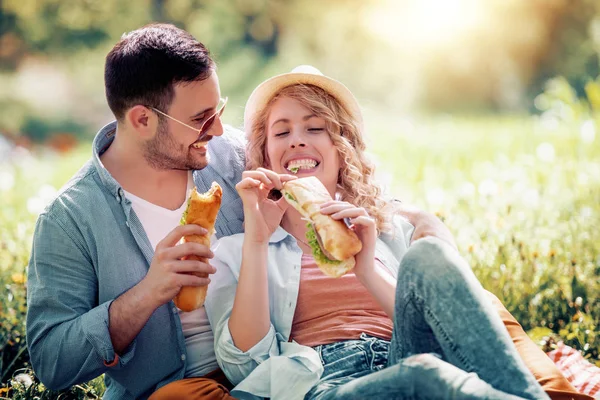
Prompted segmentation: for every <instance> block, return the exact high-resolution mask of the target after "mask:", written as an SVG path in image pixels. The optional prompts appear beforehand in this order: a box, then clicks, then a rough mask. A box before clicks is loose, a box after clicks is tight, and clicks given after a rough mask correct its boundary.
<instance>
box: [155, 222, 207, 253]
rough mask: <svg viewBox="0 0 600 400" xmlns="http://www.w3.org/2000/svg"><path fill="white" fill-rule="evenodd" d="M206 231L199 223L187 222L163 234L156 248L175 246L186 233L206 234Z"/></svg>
mask: <svg viewBox="0 0 600 400" xmlns="http://www.w3.org/2000/svg"><path fill="white" fill-rule="evenodd" d="M207 234H208V231H207V230H206V229H204V228H203V227H201V226H200V225H195V224H188V225H179V226H177V227H176V228H175V229H173V230H172V231H171V232H169V233H168V234H167V236H165V238H164V239H163V240H161V241H160V242H158V244H157V245H156V249H157V250H159V249H164V248H168V247H173V246H175V245H176V244H177V243H178V242H179V241H180V240H181V238H182V237H184V236H188V235H207Z"/></svg>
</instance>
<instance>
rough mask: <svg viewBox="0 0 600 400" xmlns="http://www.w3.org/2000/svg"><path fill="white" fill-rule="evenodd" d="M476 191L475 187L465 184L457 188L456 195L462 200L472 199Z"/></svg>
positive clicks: (468, 183) (469, 183)
mask: <svg viewBox="0 0 600 400" xmlns="http://www.w3.org/2000/svg"><path fill="white" fill-rule="evenodd" d="M476 190H477V189H476V188H475V185H473V184H472V183H471V182H465V183H463V184H462V185H460V187H459V188H458V195H459V196H460V197H462V198H468V197H473V195H474V194H475V191H476Z"/></svg>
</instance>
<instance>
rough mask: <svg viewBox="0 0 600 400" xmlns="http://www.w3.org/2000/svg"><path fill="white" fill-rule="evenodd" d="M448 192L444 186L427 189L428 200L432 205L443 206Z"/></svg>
mask: <svg viewBox="0 0 600 400" xmlns="http://www.w3.org/2000/svg"><path fill="white" fill-rule="evenodd" d="M445 197H446V193H445V192H444V189H442V188H434V189H431V190H429V191H427V202H428V203H429V204H430V205H432V206H441V205H442V204H444V199H445Z"/></svg>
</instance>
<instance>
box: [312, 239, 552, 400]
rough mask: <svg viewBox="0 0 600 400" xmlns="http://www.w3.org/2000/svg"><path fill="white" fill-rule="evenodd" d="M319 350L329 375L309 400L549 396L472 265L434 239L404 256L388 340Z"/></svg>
mask: <svg viewBox="0 0 600 400" xmlns="http://www.w3.org/2000/svg"><path fill="white" fill-rule="evenodd" d="M315 349H316V350H317V352H319V354H320V355H321V360H322V362H323V365H324V368H325V370H324V372H323V376H322V377H321V381H320V382H319V383H318V384H317V385H316V386H315V387H314V388H313V389H312V390H311V391H310V392H309V393H308V394H307V395H306V399H319V400H325V399H369V398H371V399H518V398H526V399H548V396H547V395H546V393H544V391H543V390H542V388H541V387H540V386H539V384H538V383H537V382H536V380H535V378H534V376H533V375H532V374H531V372H529V370H528V369H527V367H526V366H525V364H524V362H523V361H522V360H521V358H520V357H519V355H518V353H517V350H516V348H515V347H514V345H513V343H512V340H511V339H510V337H509V335H508V332H507V330H506V328H505V327H504V325H503V323H502V321H501V320H500V317H499V316H498V313H497V312H496V310H495V309H494V308H493V306H492V304H491V302H490V301H489V299H488V298H487V297H486V296H485V293H484V291H483V288H482V287H481V285H480V283H479V282H478V281H477V278H476V277H475V275H474V274H473V272H472V271H471V269H470V268H469V266H468V265H467V263H466V262H465V261H464V260H463V259H462V258H461V257H460V255H459V254H458V253H457V252H456V250H454V249H453V248H451V247H450V246H448V245H446V244H445V243H443V242H442V241H440V240H438V239H435V238H428V239H421V240H419V241H417V242H415V243H414V244H413V245H412V246H411V247H410V249H409V250H408V252H407V253H406V255H405V256H404V258H403V259H402V262H401V264H400V268H399V271H398V284H397V288H396V305H395V318H394V333H393V337H392V341H391V342H387V341H385V340H382V339H377V338H372V337H369V336H367V335H362V336H361V338H360V339H359V340H349V341H344V342H339V343H333V344H329V345H324V346H317V347H316V348H315ZM436 355H439V357H441V358H439V357H437V356H436Z"/></svg>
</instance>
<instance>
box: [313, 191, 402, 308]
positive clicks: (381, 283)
mask: <svg viewBox="0 0 600 400" xmlns="http://www.w3.org/2000/svg"><path fill="white" fill-rule="evenodd" d="M321 213H323V214H325V215H329V216H330V217H331V218H333V219H335V220H343V219H344V218H348V219H349V220H350V223H351V224H352V229H353V230H354V232H356V234H357V235H358V238H359V239H360V241H361V243H362V250H361V251H360V252H359V253H358V254H356V256H355V257H354V258H355V260H356V266H355V267H354V273H355V274H356V277H357V278H358V280H359V281H360V282H361V283H362V284H363V286H364V287H365V288H366V289H367V290H368V291H369V293H371V295H372V296H373V297H374V298H375V300H376V301H377V302H378V303H379V305H380V306H381V308H383V310H384V311H385V313H386V314H387V315H388V317H390V319H393V316H394V302H395V298H396V279H395V278H394V277H393V276H391V275H390V274H389V273H388V272H386V271H385V270H384V269H383V268H381V267H380V266H377V265H376V263H375V245H376V243H377V228H376V224H375V220H374V219H373V218H371V217H370V216H369V214H368V213H367V211H366V210H365V209H364V208H361V207H356V206H354V205H352V204H350V203H348V202H344V201H330V202H327V203H324V204H322V205H321Z"/></svg>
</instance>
